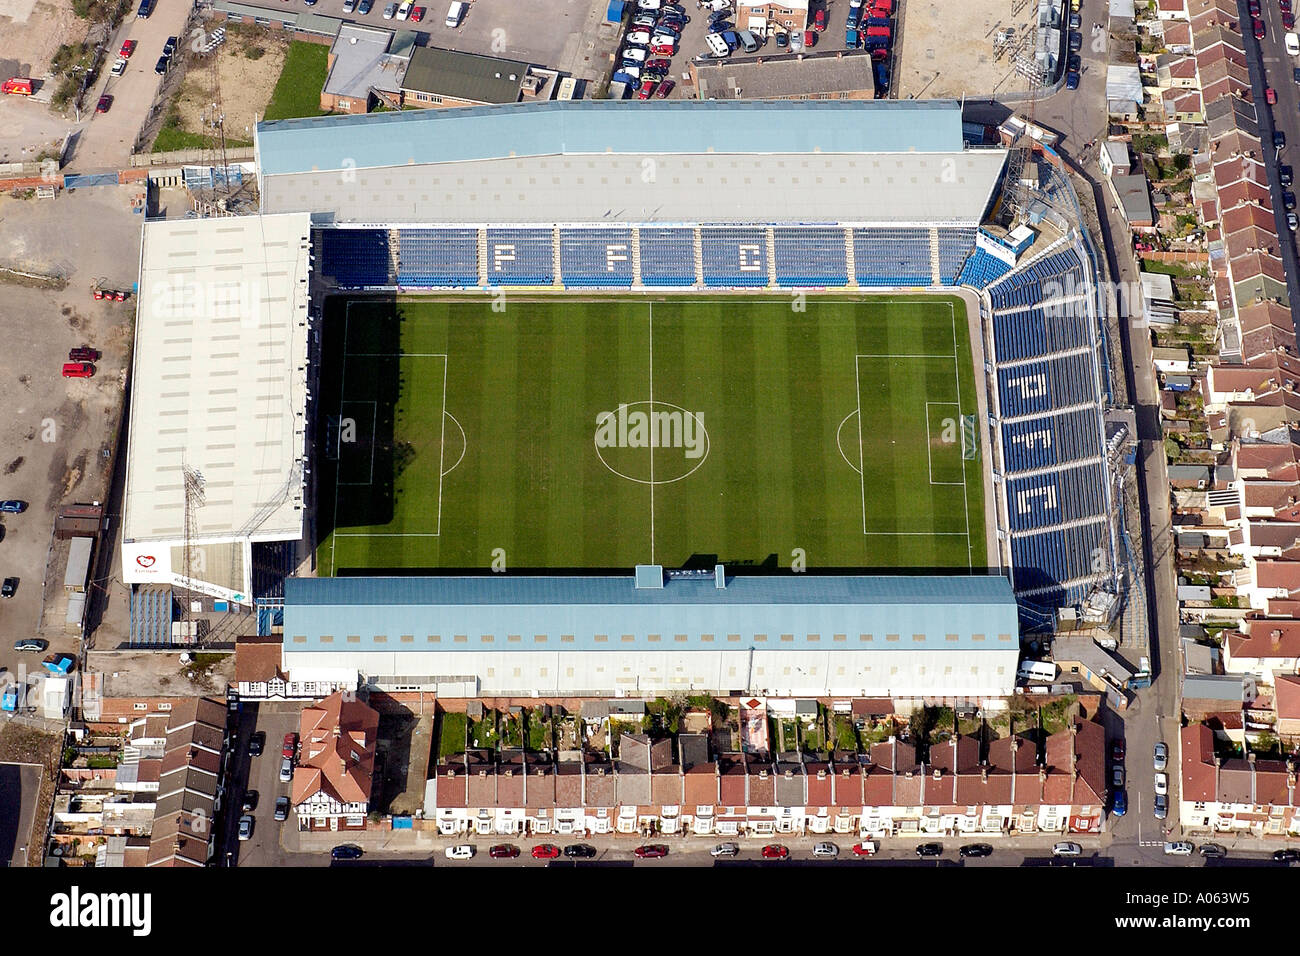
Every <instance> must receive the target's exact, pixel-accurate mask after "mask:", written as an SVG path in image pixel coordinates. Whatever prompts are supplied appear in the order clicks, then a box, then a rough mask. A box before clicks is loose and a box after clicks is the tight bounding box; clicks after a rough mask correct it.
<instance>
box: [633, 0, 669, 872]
mask: <svg viewBox="0 0 1300 956" xmlns="http://www.w3.org/2000/svg"><path fill="white" fill-rule="evenodd" d="M642 2H644V0H642ZM632 855H633V856H635V857H636V858H637V859H638V860H658V859H660V858H661V857H665V856H667V855H668V847H666V846H664V845H663V844H662V843H652V844H649V845H647V846H639V847H637V848H636V849H635V850H633V851H632Z"/></svg>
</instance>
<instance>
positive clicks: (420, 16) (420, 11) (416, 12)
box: [411, 7, 425, 23]
mask: <svg viewBox="0 0 1300 956" xmlns="http://www.w3.org/2000/svg"><path fill="white" fill-rule="evenodd" d="M424 13H425V10H424V7H411V22H412V23H420V22H421V21H422V20H424Z"/></svg>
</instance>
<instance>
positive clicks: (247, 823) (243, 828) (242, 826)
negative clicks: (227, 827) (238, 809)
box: [239, 814, 253, 840]
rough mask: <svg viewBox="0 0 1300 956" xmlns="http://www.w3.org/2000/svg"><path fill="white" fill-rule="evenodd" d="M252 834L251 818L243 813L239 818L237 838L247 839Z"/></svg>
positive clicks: (250, 837)
mask: <svg viewBox="0 0 1300 956" xmlns="http://www.w3.org/2000/svg"><path fill="white" fill-rule="evenodd" d="M252 836H253V818H252V817H250V816H249V815H248V814H244V815H243V816H242V817H240V818H239V839H240V840H249V839H252Z"/></svg>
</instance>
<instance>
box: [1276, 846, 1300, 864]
mask: <svg viewBox="0 0 1300 956" xmlns="http://www.w3.org/2000/svg"><path fill="white" fill-rule="evenodd" d="M1273 862H1275V863H1300V850H1297V849H1294V848H1293V847H1287V848H1286V849H1284V850H1274V851H1273Z"/></svg>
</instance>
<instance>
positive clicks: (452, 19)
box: [447, 0, 467, 30]
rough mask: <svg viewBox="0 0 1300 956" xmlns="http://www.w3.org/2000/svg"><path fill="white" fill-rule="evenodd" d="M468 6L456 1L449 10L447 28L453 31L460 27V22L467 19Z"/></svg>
mask: <svg viewBox="0 0 1300 956" xmlns="http://www.w3.org/2000/svg"><path fill="white" fill-rule="evenodd" d="M466 6H467V4H464V3H461V2H460V0H456V2H455V3H453V4H452V5H451V6H450V7H448V8H447V26H449V27H451V28H452V29H453V30H454V29H456V27H458V26H460V21H461V20H463V19H464V18H465V7H466Z"/></svg>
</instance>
